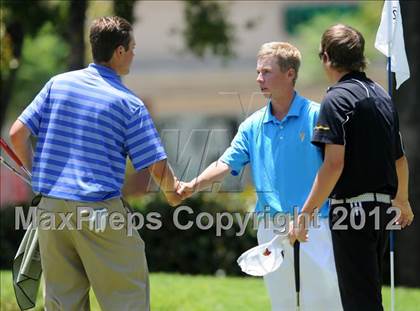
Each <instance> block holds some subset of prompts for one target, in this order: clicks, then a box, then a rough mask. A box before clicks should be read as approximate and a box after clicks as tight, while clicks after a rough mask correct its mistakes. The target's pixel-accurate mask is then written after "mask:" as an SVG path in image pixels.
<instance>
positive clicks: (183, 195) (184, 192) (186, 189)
mask: <svg viewBox="0 0 420 311" xmlns="http://www.w3.org/2000/svg"><path fill="white" fill-rule="evenodd" d="M196 180H197V179H193V180H191V181H190V182H184V181H179V182H178V185H177V187H176V194H177V195H178V196H179V198H180V199H181V201H183V200H185V199H188V198H189V197H191V196H192V195H193V194H194V193H195V192H196V191H197V185H196Z"/></svg>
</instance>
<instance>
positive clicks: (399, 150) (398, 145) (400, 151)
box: [394, 107, 405, 160]
mask: <svg viewBox="0 0 420 311" xmlns="http://www.w3.org/2000/svg"><path fill="white" fill-rule="evenodd" d="M394 118H395V121H394V126H395V129H394V133H395V159H396V160H398V159H399V158H401V157H402V156H403V155H404V154H405V152H404V145H403V141H402V136H401V132H400V121H399V117H398V112H397V109H396V108H395V107H394Z"/></svg>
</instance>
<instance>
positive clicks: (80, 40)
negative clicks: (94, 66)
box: [68, 0, 87, 70]
mask: <svg viewBox="0 0 420 311" xmlns="http://www.w3.org/2000/svg"><path fill="white" fill-rule="evenodd" d="M86 7H87V2H86V0H71V2H70V11H69V14H70V16H69V20H70V25H69V26H70V27H69V31H68V34H69V45H70V48H71V51H70V56H69V70H77V69H81V68H83V67H84V66H85V36H84V35H85V15H86Z"/></svg>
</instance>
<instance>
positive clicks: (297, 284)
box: [293, 241, 300, 293]
mask: <svg viewBox="0 0 420 311" xmlns="http://www.w3.org/2000/svg"><path fill="white" fill-rule="evenodd" d="M299 253H300V243H299V241H296V242H295V244H293V257H294V258H293V259H294V268H295V287H296V293H299V292H300V254H299Z"/></svg>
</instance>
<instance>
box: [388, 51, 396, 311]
mask: <svg viewBox="0 0 420 311" xmlns="http://www.w3.org/2000/svg"><path fill="white" fill-rule="evenodd" d="M389 49H390V48H389ZM388 55H391V53H389V54H388ZM388 93H389V96H390V97H391V98H392V72H391V57H390V56H389V57H388ZM389 265H390V273H391V279H390V282H391V311H394V310H395V279H394V276H395V272H394V231H392V230H390V231H389Z"/></svg>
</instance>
